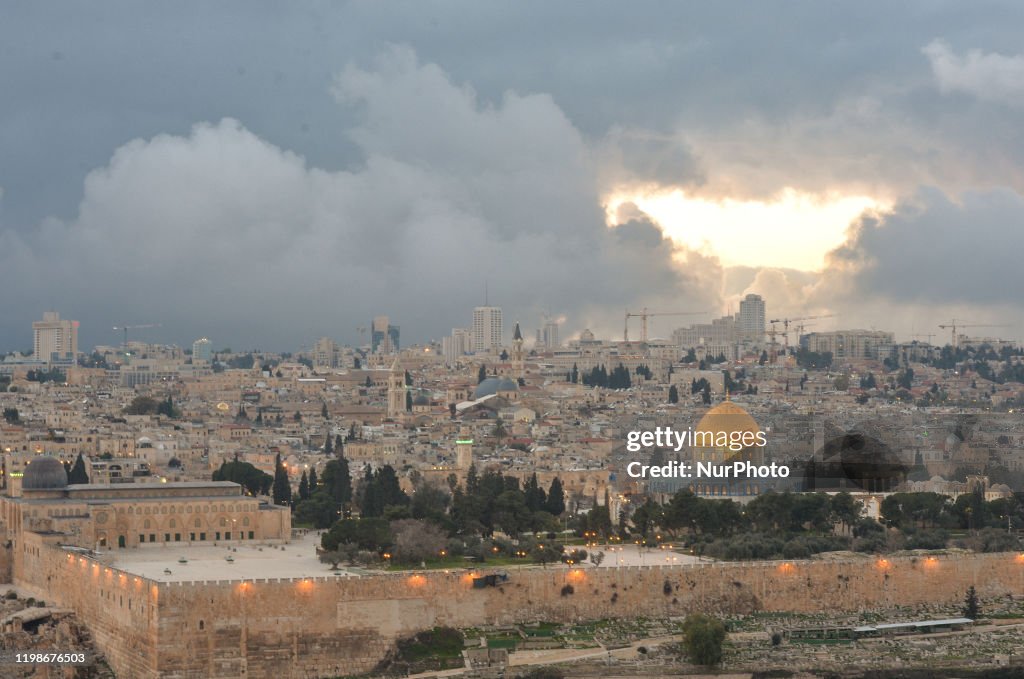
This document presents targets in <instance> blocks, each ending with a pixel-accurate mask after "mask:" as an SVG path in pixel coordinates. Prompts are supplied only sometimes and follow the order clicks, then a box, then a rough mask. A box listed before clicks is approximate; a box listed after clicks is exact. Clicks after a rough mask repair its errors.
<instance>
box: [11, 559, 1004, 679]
mask: <svg viewBox="0 0 1024 679" xmlns="http://www.w3.org/2000/svg"><path fill="white" fill-rule="evenodd" d="M52 551H54V552H56V551H57V550H52ZM47 561H52V562H53V563H52V564H50V565H49V566H47V567H46V568H41V569H39V570H37V572H36V573H34V574H30V575H29V576H27V577H26V580H27V581H28V580H32V581H34V580H36V578H37V577H38V576H41V575H43V574H44V572H45V573H47V575H46V577H49V578H51V579H50V581H49V582H48V586H47V589H48V590H49V591H50V594H49V595H48V597H47V598H48V600H53V601H55V602H57V603H59V604H61V605H65V606H70V607H72V608H74V609H75V610H76V611H77V612H78V614H79V615H80V616H81V618H82V620H83V621H85V622H86V623H87V624H88V625H89V626H90V628H92V629H94V633H95V634H96V641H97V644H98V645H99V646H100V647H101V648H102V649H103V650H104V651H105V652H106V653H107V656H108V658H110V661H111V664H112V666H114V668H115V670H116V671H118V674H119V676H125V677H157V676H159V677H180V678H184V677H243V676H244V677H249V678H255V679H259V678H263V677H266V678H268V679H269V678H271V677H273V678H275V679H281V678H283V677H317V676H339V675H350V674H356V673H360V672H366V671H369V670H371V669H372V668H373V666H374V665H375V664H376V663H377V662H378V661H379V660H380V659H381V658H382V657H383V656H384V654H385V653H386V651H387V649H388V648H390V646H391V644H392V642H393V641H394V639H396V638H398V637H400V636H404V635H408V634H411V633H413V632H415V631H418V630H422V629H425V628H429V627H432V626H434V625H451V626H453V627H469V626H480V625H491V624H512V623H519V622H532V621H541V620H544V621H575V620H588V619H599V618H608V617H634V616H646V617H660V616H669V615H672V616H677V615H685V614H686V613H687V612H690V611H696V610H700V611H707V612H713V613H748V612H753V611H797V612H815V611H827V610H842V611H857V610H866V609H884V608H892V607H895V606H898V605H912V604H923V603H951V602H956V601H961V600H962V599H963V595H964V592H965V591H966V589H967V587H969V586H971V585H974V586H975V587H976V588H977V590H978V593H979V595H980V596H981V598H982V599H983V600H984V599H985V598H989V597H996V596H1005V595H1010V594H1015V595H1021V594H1024V557H1022V556H1020V555H1018V554H979V555H956V556H953V555H949V556H940V557H927V558H922V557H916V558H915V557H900V558H893V559H857V560H850V561H789V562H752V563H730V564H703V565H689V566H648V567H628V568H621V567H620V568H601V569H593V568H589V569H569V568H566V567H549V568H547V569H544V568H539V567H536V568H535V567H530V568H523V569H515V568H513V569H509V570H507V571H506V572H507V573H508V580H507V582H504V583H503V584H501V585H500V586H498V587H485V588H482V589H477V588H474V587H473V576H474V575H475V574H479V573H480V571H472V572H471V571H452V572H443V571H431V572H415V573H394V574H387V575H380V576H373V577H363V578H347V577H333V576H332V577H324V578H313V579H297V580H289V579H281V580H277V579H273V580H250V581H244V582H243V581H214V582H209V581H205V582H184V583H172V584H167V583H162V584H161V583H156V582H152V581H148V580H144V579H140V578H135V576H131V575H127V574H122V573H120V572H118V571H116V569H110V568H107V567H105V566H102V565H101V564H95V563H91V562H89V560H88V559H85V558H84V557H79V556H71V557H69V556H67V555H64V556H63V557H58V558H55V559H52V560H50V559H47ZM484 572H487V571H484ZM18 584H19V585H21V586H26V587H28V585H29V584H30V583H29V582H24V583H18ZM33 584H34V583H33ZM122 597H128V599H127V600H128V601H131V602H135V606H142V607H143V609H142V611H141V612H137V611H136V609H133V611H132V612H129V611H127V610H126V609H125V608H124V604H121V603H120V601H121V600H122Z"/></svg>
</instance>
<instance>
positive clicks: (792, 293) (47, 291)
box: [0, 2, 1024, 347]
mask: <svg viewBox="0 0 1024 679" xmlns="http://www.w3.org/2000/svg"><path fill="white" fill-rule="evenodd" d="M1022 28H1024V6H1022V5H1021V4H1020V3H1015V2H1003V3H999V2H996V3H983V2H979V3H970V4H969V5H965V4H961V3H948V4H936V3H932V2H911V3H899V4H895V5H894V4H892V3H882V2H876V3H872V2H866V3H847V4H845V5H841V6H837V5H834V4H823V3H819V2H803V3H785V4H781V3H780V4H772V3H755V4H751V3H655V2H639V3H621V2H592V3H588V4H587V5H586V7H585V8H584V9H581V8H580V7H579V6H577V5H571V4H551V3H540V2H533V3H531V2H525V3H506V4H499V5H496V4H484V3H472V2H430V3H426V2H409V3H397V4H396V3H387V4H385V3H378V2H350V3H326V2H308V3H288V4H280V3H269V2H237V3H216V4H211V3H202V2H182V3H164V4H157V3H152V4H142V3H137V2H110V3H103V4H102V5H75V4H68V3H49V2H31V3H29V2H25V3H8V5H7V6H6V7H5V8H4V12H3V20H0V88H2V89H0V192H2V193H0V265H2V266H3V267H4V275H5V277H7V278H9V279H11V280H15V281H16V286H17V289H18V293H19V294H18V295H16V296H14V297H9V298H8V300H9V301H8V302H7V304H6V305H5V307H4V310H3V317H4V319H5V321H6V320H9V321H10V322H9V323H5V324H4V327H2V328H0V346H5V347H18V346H19V345H23V344H27V340H26V339H25V338H26V337H27V329H26V328H27V327H28V326H27V323H28V322H29V321H30V320H31V319H32V318H35V317H37V316H38V314H39V313H40V311H41V310H42V309H43V308H47V307H50V308H59V309H61V310H62V311H64V313H65V314H66V315H69V316H76V317H79V318H80V319H81V320H83V321H85V322H86V323H87V326H86V327H92V328H99V327H101V326H105V325H109V324H112V323H122V322H126V321H128V322H132V321H137V322H149V321H160V322H163V323H164V325H165V327H178V328H179V331H180V333H181V334H182V335H186V334H189V333H193V334H194V333H202V334H214V333H215V332H220V333H222V334H224V335H228V336H231V337H241V339H239V340H238V341H236V342H235V344H246V343H250V342H248V341H247V339H248V338H249V337H251V338H253V339H252V342H251V343H257V342H261V341H265V342H272V341H273V342H277V341H288V342H296V341H298V340H297V339H296V338H307V337H310V336H312V335H316V334H321V333H334V334H336V335H337V336H338V337H339V339H351V338H352V337H353V333H354V328H355V326H357V325H365V323H366V321H365V317H366V316H367V315H369V314H371V313H390V314H391V315H392V316H393V317H395V320H396V322H400V323H402V325H403V328H404V332H406V331H407V332H409V333H410V334H413V335H414V336H418V337H420V338H422V337H427V336H437V335H439V334H441V333H442V332H446V331H447V328H448V327H449V326H451V325H461V324H465V323H466V322H467V319H465V318H464V317H463V316H462V315H461V314H463V311H461V310H462V309H468V307H470V306H472V305H473V304H476V303H479V302H480V301H481V298H482V291H481V289H482V287H483V281H484V280H487V281H489V284H490V288H491V290H492V291H493V292H494V294H493V295H492V298H493V301H495V302H499V303H502V304H503V305H505V306H506V309H507V311H506V313H507V314H508V315H513V314H517V313H518V314H523V315H524V316H525V315H527V314H532V313H537V312H539V311H540V310H550V311H552V312H553V313H556V314H558V313H563V312H564V313H568V314H569V315H570V320H569V327H570V328H573V329H576V330H578V329H579V328H581V327H583V326H584V325H592V326H594V327H595V329H600V328H602V327H605V325H607V327H608V328H609V329H610V330H611V329H613V328H614V327H617V322H615V323H612V322H611V321H609V318H613V317H617V316H618V315H619V314H621V309H622V307H624V306H627V305H637V306H643V305H648V306H651V307H653V306H656V305H657V304H658V303H659V300H664V301H666V302H668V303H671V302H672V301H674V297H673V296H674V295H677V294H679V291H680V290H682V291H684V293H685V294H688V295H689V294H692V295H694V296H696V297H697V298H699V299H700V300H714V299H717V298H719V297H721V298H723V299H725V300H734V298H735V296H736V295H738V294H740V293H742V292H744V290H747V291H762V290H764V291H770V292H765V293H764V294H766V295H767V294H771V295H775V296H776V297H777V302H776V308H779V306H780V305H792V307H793V308H794V309H800V308H804V307H806V306H809V305H813V306H814V308H819V307H823V308H829V309H831V308H833V307H834V306H835V305H836V304H838V303H839V302H837V301H836V300H837V299H839V298H842V299H844V300H847V301H846V302H843V303H844V304H846V308H845V309H844V310H843V313H844V314H846V316H847V317H851V322H853V321H852V317H853V316H854V315H855V312H858V311H857V308H856V304H857V302H856V300H857V299H858V293H859V292H861V291H863V292H864V293H865V294H867V293H870V294H871V295H872V296H874V297H878V298H881V297H880V295H882V294H885V295H888V296H889V297H886V299H888V300H890V302H887V303H892V304H909V303H912V300H918V299H923V298H924V295H923V294H922V293H919V292H916V291H915V289H914V288H913V286H908V285H895V284H893V285H888V286H886V285H885V284H884V283H880V282H878V281H876V280H875V279H874V278H872V277H869V276H868V275H867V274H864V273H860V274H855V273H853V272H863V271H868V270H870V267H872V266H874V267H881V268H879V269H877V271H878V272H883V273H885V275H892V276H894V280H899V281H901V282H906V281H905V278H906V276H905V274H903V273H901V272H898V271H895V270H890V269H891V267H890V268H885V266H884V262H883V263H877V262H874V260H873V259H872V257H874V256H875V252H874V250H873V247H874V246H875V240H873V239H878V238H880V237H879V236H877V235H876V236H867V235H863V234H861V235H859V236H857V237H856V238H855V239H854V240H853V241H851V244H850V246H849V247H850V249H851V253H853V254H851V257H852V260H851V261H846V260H843V259H841V258H839V257H838V256H837V257H836V258H835V259H834V260H833V261H834V262H835V263H837V264H838V263H842V264H843V265H844V266H846V267H847V268H846V269H844V270H843V271H842V272H841V273H842V274H843V276H841V277H837V276H832V277H831V280H833V281H839V282H838V283H836V285H837V286H839V287H841V288H842V290H841V292H842V294H841V295H840V294H839V292H838V291H837V290H838V288H836V290H833V291H830V292H829V294H818V291H820V290H821V289H822V288H821V287H820V286H817V285H815V284H811V283H809V282H808V281H807V280H806V276H804V275H797V274H795V273H794V272H785V271H780V270H765V271H758V272H755V273H754V274H753V275H752V276H751V278H750V282H749V284H748V285H747V286H746V287H745V288H744V289H740V290H737V288H738V287H739V286H738V284H737V283H736V280H738V279H739V278H738V277H737V276H731V277H727V278H726V279H725V280H723V275H722V272H721V269H720V267H719V266H718V263H717V261H715V260H714V259H713V258H708V257H704V256H699V255H697V254H695V253H692V252H679V251H676V252H672V253H670V254H666V251H667V250H669V249H670V246H669V244H668V243H667V241H655V239H654V234H653V232H651V230H650V229H649V228H641V227H636V226H629V225H627V227H626V228H623V229H621V230H615V229H613V230H611V231H606V230H605V229H603V227H602V226H601V225H602V221H603V220H604V214H603V209H602V202H603V200H604V199H605V198H606V197H607V195H608V193H609V192H610V191H613V190H616V189H618V190H627V191H628V190H629V189H638V188H651V187H682V188H684V189H686V190H687V191H690V192H693V193H698V194H701V195H703V196H705V197H709V198H715V197H730V198H734V199H744V198H751V197H754V198H766V197H770V196H773V195H776V194H777V193H778V192H779V191H780V190H782V189H785V188H793V189H796V190H798V191H803V192H807V193H812V194H819V195H823V196H824V195H829V194H830V193H838V194H843V193H847V194H849V193H866V194H871V195H881V196H884V197H888V198H891V199H894V200H895V199H899V198H901V197H907V196H915V195H917V192H918V190H919V187H921V186H935V187H938V190H940V191H942V192H943V194H944V195H945V196H948V197H949V199H948V200H950V201H951V202H952V204H953V205H956V203H957V201H958V200H959V198H958V197H959V196H961V195H963V194H965V192H974V193H972V194H970V195H972V196H973V198H970V200H972V201H973V200H977V201H982V202H984V201H987V200H990V199H991V200H995V201H996V203H995V204H994V207H993V208H992V209H1002V210H1006V209H1009V208H1007V205H1006V202H1005V200H1004V201H1003V202H1000V196H1003V197H1004V198H1005V196H1006V195H1007V194H1006V193H1005V192H1010V194H1011V195H1012V193H1013V192H1017V193H1019V192H1022V191H1024V171H1022V168H1024V164H1022V162H1021V160H1022V158H1024V135H1022V134H1021V133H1020V125H1019V116H1020V108H1021V106H1022V101H1024V96H1022V87H1024V77H1022V71H1024V68H1022V64H1024V56H1022V53H1024V48H1022V47H1021V46H1020V40H1019V36H1020V34H1021V30H1022ZM395 44H398V45H407V46H408V49H405V48H401V49H398V50H394V49H391V48H390V47H389V46H390V45H395ZM412 53H415V54H417V55H418V56H419V61H420V62H421V63H416V62H415V61H412V57H411V56H410V55H411V54H412ZM380 55H383V56H380ZM346 64H348V65H349V66H348V67H347V68H346V66H345V65H346ZM410 64H411V65H410ZM339 71H341V75H340V77H338V72H339ZM336 78H337V79H336ZM216 121H224V122H219V123H218V122H216ZM236 121H237V122H236ZM112 154H113V157H112ZM918 198H919V199H920V196H918ZM967 200H968V199H965V204H966V201H967ZM1007 200H1008V199H1007ZM940 203H941V201H940ZM937 205H939V207H936V208H935V209H936V210H940V207H941V205H940V204H937ZM901 209H902V208H901ZM972 209H974V210H975V211H977V210H979V209H980V206H977V207H975V208H972ZM940 212H941V210H940ZM644 219H646V218H640V220H639V222H643V221H644ZM908 219H909V218H908ZM626 221H628V220H626ZM639 222H638V223H639ZM648 222H649V220H648ZM915 228H916V227H915ZM921 228H922V229H927V228H928V226H927V224H924V223H922V225H921ZM1016 228H1017V227H1016V224H1012V223H1004V224H1003V226H1002V227H1000V226H999V225H997V224H993V225H992V227H991V229H989V230H988V231H986V235H987V236H988V237H990V238H993V239H995V240H994V242H996V243H998V242H1012V241H1013V239H1014V238H1015V237H1016V236H1015V233H1014V229H1016ZM1016 233H1019V229H1017V231H1016ZM780 237H784V236H780ZM797 237H798V236H797ZM943 237H949V238H952V239H953V241H952V242H959V241H957V238H958V236H957V235H956V234H946V235H945V236H943ZM922 238H926V239H928V238H930V236H929V235H927V234H924V235H922ZM939 249H940V250H942V249H943V248H941V247H940V248H939ZM979 257H980V256H979ZM999 261H1001V260H999ZM873 262H874V263H873ZM987 276H989V274H988V273H986V274H985V275H984V276H983V278H985V277H987ZM840 278H841V281H840ZM946 285H948V283H947V284H946ZM966 287H967V292H962V293H960V294H959V296H957V297H956V298H955V299H958V300H962V302H963V303H965V304H967V303H973V300H976V301H977V302H979V303H988V302H989V301H991V300H993V299H995V298H996V297H999V295H992V294H990V293H988V292H987V290H988V288H987V286H986V285H982V286H977V287H975V286H973V285H967V286H966ZM883 288H886V289H883ZM938 289H943V288H942V287H941V285H940V287H939V288H938ZM951 294H953V293H952V292H951ZM1005 296H1006V295H1005V294H1004V295H1003V297H1005ZM778 300H782V301H778ZM1006 303H1008V304H1017V305H1019V302H1016V301H1013V300H1010V301H1007V302H1006ZM154 304H155V306H154ZM668 306H671V307H672V308H674V307H675V306H676V305H675V304H669V305H668ZM438 310H443V311H440V312H439V311H438ZM610 310H614V311H610ZM904 312H906V310H904ZM466 313H468V312H466ZM858 313H859V312H858ZM910 315H912V314H911V313H909V312H906V313H901V314H900V317H901V318H902V317H909V316H910ZM155 316H156V317H155ZM890 316H891V314H890ZM264 318H273V319H275V325H274V327H271V328H268V324H267V323H266V322H265V321H263V320H262V319H264ZM522 320H524V323H525V324H526V327H529V320H528V319H527V318H523V319H522ZM869 320H870V319H869V318H865V321H869ZM87 337H88V335H87ZM264 338H265V339H264ZM104 339H107V338H106V337H104V336H99V337H92V338H91V340H92V341H102V340H104ZM173 339H176V340H178V341H184V340H186V339H189V337H182V336H176V337H174V338H173Z"/></svg>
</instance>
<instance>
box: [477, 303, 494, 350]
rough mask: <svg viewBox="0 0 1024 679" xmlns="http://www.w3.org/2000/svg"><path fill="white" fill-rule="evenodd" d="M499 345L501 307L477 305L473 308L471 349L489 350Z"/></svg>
mask: <svg viewBox="0 0 1024 679" xmlns="http://www.w3.org/2000/svg"><path fill="white" fill-rule="evenodd" d="M500 347H501V307H496V306H478V307H477V308H475V309H473V351H475V352H476V351H481V352H482V351H491V350H492V349H498V348H500Z"/></svg>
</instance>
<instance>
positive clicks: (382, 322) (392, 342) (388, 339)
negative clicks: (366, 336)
mask: <svg viewBox="0 0 1024 679" xmlns="http://www.w3.org/2000/svg"><path fill="white" fill-rule="evenodd" d="M398 337H399V328H398V326H397V325H391V320H390V319H389V318H388V317H387V316H374V318H373V323H372V324H371V326H370V350H371V351H372V352H373V353H375V354H395V353H398V350H399V349H400V348H401V346H400V344H399V341H398Z"/></svg>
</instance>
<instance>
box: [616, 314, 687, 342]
mask: <svg viewBox="0 0 1024 679" xmlns="http://www.w3.org/2000/svg"><path fill="white" fill-rule="evenodd" d="M706 313H707V312H706V311H648V310H647V307H644V309H643V311H641V312H639V313H635V314H634V313H630V312H629V311H628V310H627V311H626V324H625V329H624V330H623V331H622V341H623V342H628V341H629V319H630V318H636V317H639V318H640V341H641V342H647V319H648V318H651V317H653V316H702V315H704V314H706Z"/></svg>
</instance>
